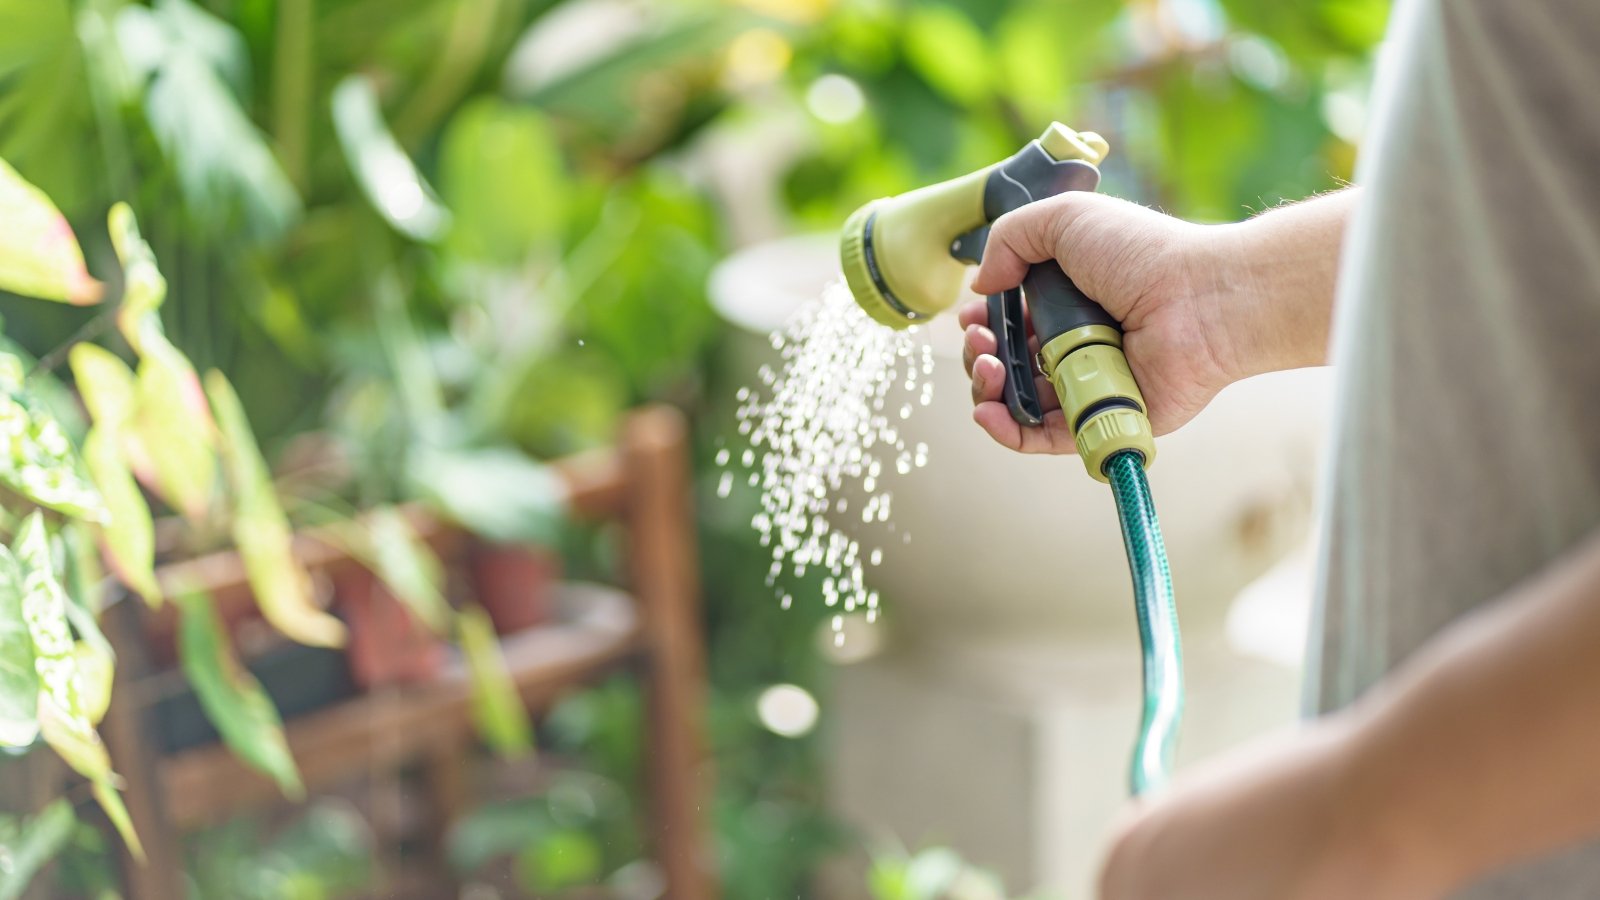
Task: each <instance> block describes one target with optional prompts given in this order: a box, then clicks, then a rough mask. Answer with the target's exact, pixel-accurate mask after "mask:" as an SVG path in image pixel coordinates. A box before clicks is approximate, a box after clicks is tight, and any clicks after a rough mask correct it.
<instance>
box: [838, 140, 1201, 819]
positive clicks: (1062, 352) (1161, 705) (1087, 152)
mask: <svg viewBox="0 0 1600 900" xmlns="http://www.w3.org/2000/svg"><path fill="white" fill-rule="evenodd" d="M1106 152H1107V147H1106V142H1105V141H1104V140H1103V139H1102V138H1101V137H1100V136H1099V135H1097V134H1094V133H1091V132H1087V131H1083V132H1078V131H1073V130H1072V129H1070V128H1067V127H1066V126H1064V125H1062V124H1061V123H1059V122H1056V123H1053V124H1052V125H1051V126H1050V128H1049V129H1048V130H1046V131H1045V133H1044V135H1043V136H1042V137H1040V138H1039V139H1038V140H1036V141H1031V142H1029V143H1028V145H1027V146H1026V147H1023V148H1022V149H1021V150H1019V151H1017V153H1016V155H1014V156H1012V157H1011V158H1010V159H1007V160H1005V161H1003V162H999V163H996V164H995V165H993V166H990V167H989V168H987V169H982V170H980V171H977V172H973V173H971V174H968V175H963V176H961V177H959V178H954V179H951V180H950V181H946V182H943V183H941V184H935V185H930V186H929V187H925V188H919V189H918V190H915V191H911V192H910V193H906V194H901V195H900V196H898V197H887V198H884V199H881V200H874V201H873V202H871V203H868V204H867V205H866V206H863V207H861V208H860V209H858V210H856V212H855V213H854V214H853V215H851V216H850V219H849V220H848V221H847V222H846V223H845V226H844V234H843V236H842V238H841V241H840V261H841V262H842V264H843V266H844V275H845V281H846V283H847V284H849V286H850V292H851V293H852V294H854V295H855V298H856V302H857V303H860V304H861V308H862V309H864V310H866V312H867V314H868V315H870V316H871V317H872V318H874V319H876V320H877V321H879V322H882V323H884V324H885V325H888V326H890V327H893V328H905V327H908V326H910V325H912V324H914V323H916V322H919V321H921V320H923V319H927V318H931V317H933V316H935V315H937V314H939V313H940V312H942V311H943V310H945V309H947V308H949V307H950V306H951V305H952V304H954V303H955V301H956V298H957V296H958V295H959V294H960V291H961V285H962V282H963V279H964V267H965V266H966V265H968V264H976V263H978V262H980V261H981V260H982V258H983V248H984V244H985V243H986V242H987V240H988V237H989V226H990V224H991V223H993V222H994V220H996V219H998V218H1000V217H1001V216H1002V215H1005V214H1006V213H1008V212H1010V211H1012V210H1014V209H1018V208H1020V207H1022V206H1025V205H1027V204H1029V203H1032V202H1034V201H1036V200H1042V199H1044V198H1046V197H1053V196H1055V195H1057V194H1061V193H1063V192H1066V191H1092V190H1094V189H1095V188H1096V187H1097V186H1099V183H1100V170H1099V169H1098V168H1096V166H1097V165H1098V164H1099V162H1100V161H1101V160H1102V159H1104V158H1105V155H1106ZM1024 300H1026V302H1027V307H1026V310H1024V306H1023V302H1024ZM1029 318H1031V320H1032V324H1033V333H1034V336H1035V337H1037V338H1038V341H1039V345H1038V351H1037V353H1030V352H1029V350H1030V349H1031V348H1030V346H1029V343H1028V321H1029ZM989 327H990V328H991V329H992V330H993V331H994V335H995V343H996V355H997V356H998V357H999V358H1000V363H1001V365H1002V366H1003V367H1004V369H1005V378H1006V382H1005V400H1006V406H1007V407H1008V408H1009V409H1010V410H1011V416H1012V418H1014V419H1016V420H1017V422H1019V423H1021V424H1022V425H1023V426H1024V427H1028V426H1036V425H1039V424H1041V423H1042V422H1043V419H1044V414H1043V412H1042V408H1041V407H1040V405H1039V395H1038V392H1037V390H1035V388H1034V381H1033V379H1034V373H1035V372H1036V371H1037V372H1039V373H1041V374H1043V375H1044V376H1046V377H1047V378H1048V379H1049V380H1050V384H1051V386H1052V387H1054V388H1055V392H1056V396H1057V397H1058V398H1059V399H1060V400H1061V412H1062V414H1063V415H1064V416H1065V417H1066V422H1067V424H1068V425H1069V426H1070V427H1071V429H1072V435H1073V437H1074V439H1075V440H1076V441H1077V445H1078V454H1079V455H1080V456H1081V457H1082V458H1083V464H1084V466H1085V467H1086V468H1088V470H1089V474H1090V475H1092V476H1094V477H1095V478H1097V479H1099V480H1100V481H1105V482H1109V483H1110V485H1111V488H1112V494H1113V496H1114V497H1115V499H1116V504H1117V513H1118V518H1119V521H1120V522H1121V525H1122V534H1123V542H1124V543H1125V544H1126V545H1127V548H1128V562H1129V567H1130V568H1131V569H1132V572H1133V587H1134V590H1133V594H1134V607H1135V614H1136V617H1137V619H1138V623H1139V638H1140V643H1141V645H1142V647H1143V650H1144V713H1143V719H1142V723H1141V725H1140V729H1139V737H1138V742H1137V744H1136V745H1135V747H1134V753H1133V764H1132V766H1131V768H1130V772H1129V786H1130V788H1131V790H1132V791H1133V793H1134V794H1136V795H1137V794H1143V793H1145V792H1146V791H1148V790H1151V789H1152V788H1155V787H1157V786H1159V785H1160V784H1161V783H1162V782H1163V781H1164V780H1165V778H1166V775H1167V772H1168V771H1169V770H1170V769H1171V767H1172V756H1173V748H1174V745H1175V743H1176V737H1177V730H1178V723H1179V721H1180V720H1181V718H1182V716H1183V656H1182V647H1181V645H1180V643H1179V639H1178V616H1177V609H1176V607H1175V605H1174V604H1173V597H1172V577H1171V574H1170V573H1169V572H1168V569H1167V551H1166V547H1165V545H1164V544H1163V542H1162V540H1161V527H1160V524H1159V523H1158V522H1157V520H1156V514H1155V504H1154V503H1152V502H1151V499H1150V486H1149V484H1148V483H1147V482H1146V481H1145V471H1144V470H1145V469H1146V468H1148V467H1149V465H1150V463H1151V462H1152V461H1154V459H1155V455H1156V446H1155V438H1154V436H1153V435H1152V433H1151V431H1150V420H1149V418H1148V417H1147V416H1146V414H1145V402H1144V396H1143V395H1142V394H1140V393H1139V385H1138V384H1136V383H1135V382H1134V378H1133V373H1132V372H1131V371H1130V370H1129V369H1128V360H1127V357H1125V356H1123V353H1122V328H1121V326H1120V325H1119V324H1118V323H1117V321H1116V320H1115V319H1113V318H1112V317H1111V316H1110V315H1109V314H1107V313H1106V311H1105V310H1104V309H1102V308H1100V306H1099V304H1097V303H1095V302H1094V301H1093V300H1090V299H1089V298H1088V297H1086V296H1084V294H1083V292H1082V291H1080V290H1078V286H1077V285H1075V284H1073V283H1072V280H1071V279H1070V278H1068V277H1067V275H1066V273H1065V272H1063V271H1062V270H1061V266H1060V265H1059V264H1057V263H1056V262H1055V261H1053V260H1052V261H1049V262H1043V263H1038V264H1036V265H1034V266H1031V267H1030V268H1029V269H1028V273H1027V275H1026V276H1025V277H1024V278H1023V280H1022V287H1021V288H1020V289H1013V290H1009V291H1005V292H1004V293H1000V294H993V295H991V296H990V297H989Z"/></svg>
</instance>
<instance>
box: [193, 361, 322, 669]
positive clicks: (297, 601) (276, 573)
mask: <svg viewBox="0 0 1600 900" xmlns="http://www.w3.org/2000/svg"><path fill="white" fill-rule="evenodd" d="M206 393H207V394H208V395H209V396H210V397H211V406H212V409H213V410H214V411H215V413H216V416H217V427H218V428H219V429H220V431H221V434H222V462H223V468H224V469H225V470H226V471H227V474H228V482H229V484H230V486H231V487H232V489H233V504H234V507H233V540H234V543H235V544H237V545H238V548H239V555H240V556H241V557H242V558H243V559H244V566H245V574H246V576H247V577H248V578H249V580H250V589H251V590H252V591H253V592H254V593H255V596H256V604H257V605H258V606H259V607H260V608H261V613H262V615H264V616H266V619H267V621H268V622H271V623H272V625H273V627H274V628H277V629H278V630H279V631H281V632H283V633H284V634H285V635H287V636H289V637H290V638H292V639H294V640H296V641H299V642H300V643H302V644H308V645H311V646H314V647H338V646H342V645H343V644H344V640H345V627H344V623H342V622H340V621H339V620H338V619H336V618H334V617H333V616H331V615H329V614H328V613H327V612H325V611H323V610H321V609H318V608H317V605H316V603H315V602H314V601H313V593H312V589H311V576H310V575H309V574H307V573H306V570H305V567H304V566H302V565H301V564H300V561H299V560H297V559H296V558H295V556H294V549H293V544H292V539H293V533H292V532H291V531H290V530H289V520H288V518H287V517H286V516H284V514H283V507H282V506H280V505H279V504H278V496H277V494H276V493H275V492H274V491H273V487H272V480H271V478H270V477H269V475H268V472H267V464H266V462H265V461H264V460H263V459H262V458H261V450H260V448H258V447H257V446H256V439H255V435H254V434H252V433H251V431H250V422H249V421H248V420H247V419H246V418H245V415H244V408H243V407H242V406H241V405H240V403H239V395H238V394H236V393H234V390H233V385H231V384H229V383H228V379H227V378H225V377H224V376H223V374H222V373H221V372H218V371H216V370H212V371H210V372H207V373H206Z"/></svg>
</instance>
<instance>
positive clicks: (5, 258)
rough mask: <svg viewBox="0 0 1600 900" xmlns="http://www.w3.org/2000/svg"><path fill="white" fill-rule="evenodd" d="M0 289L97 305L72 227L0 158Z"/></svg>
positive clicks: (41, 193) (96, 284)
mask: <svg viewBox="0 0 1600 900" xmlns="http://www.w3.org/2000/svg"><path fill="white" fill-rule="evenodd" d="M0 288H4V289H6V290H8V291H12V292H15V293H18V294H24V295H27V296H30V297H40V298H42V299H45V300H60V301H63V302H66V303H72V304H76V305H79V306H82V305H86V304H91V303H99V302H100V293H101V285H100V282H98V281H95V280H94V279H93V278H91V277H89V270H88V269H87V268H85V267H84V264H83V251H82V250H80V249H79V248H78V239H77V238H76V237H75V236H74V235H73V234H72V226H70V225H68V224H67V219H66V217H65V216H63V215H61V211H60V210H58V209H56V206H55V204H54V203H51V202H50V198H49V197H46V196H45V194H44V191H41V190H39V189H38V188H36V187H34V186H33V185H32V184H29V183H28V182H27V181H26V180H24V179H23V177H22V176H21V175H18V174H17V170H16V169H13V168H11V166H10V164H8V163H7V162H6V161H5V160H3V159H0Z"/></svg>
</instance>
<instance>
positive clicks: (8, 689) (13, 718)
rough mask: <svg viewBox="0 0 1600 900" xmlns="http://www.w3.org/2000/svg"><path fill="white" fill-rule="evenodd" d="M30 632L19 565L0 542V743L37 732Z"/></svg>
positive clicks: (21, 740) (22, 742) (24, 741)
mask: <svg viewBox="0 0 1600 900" xmlns="http://www.w3.org/2000/svg"><path fill="white" fill-rule="evenodd" d="M33 656H34V654H33V636H32V634H31V633H30V632H29V630H28V623H27V620H26V619H25V618H24V617H23V614H22V569H21V568H20V567H19V566H18V565H17V560H16V558H15V557H13V556H12V555H11V551H10V550H9V549H7V548H5V547H3V546H0V746H3V747H26V746H28V745H29V744H31V743H33V741H34V739H35V738H37V737H38V736H39V673H38V671H37V670H35V668H34V660H33Z"/></svg>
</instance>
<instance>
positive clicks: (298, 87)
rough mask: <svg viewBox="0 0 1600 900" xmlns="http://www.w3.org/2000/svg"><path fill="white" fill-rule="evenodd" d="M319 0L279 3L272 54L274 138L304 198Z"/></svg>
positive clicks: (282, 161) (282, 0)
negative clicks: (317, 5)
mask: <svg viewBox="0 0 1600 900" xmlns="http://www.w3.org/2000/svg"><path fill="white" fill-rule="evenodd" d="M315 4H316V0H278V27H277V32H276V41H275V44H276V47H275V48H274V50H273V55H272V135H273V137H274V138H275V139H276V140H277V144H278V157H279V161H280V162H281V163H282V164H283V170H284V172H285V173H286V174H287V175H288V176H289V181H290V182H292V183H293V184H294V186H295V188H296V189H297V190H299V191H300V193H301V195H302V196H304V195H305V192H306V153H307V133H306V132H307V127H306V125H307V123H306V119H307V116H308V115H309V114H310V110H311V107H312V101H311V92H312V79H313V76H314V72H313V65H314V62H315V61H314V59H313V53H314V52H315V49H316V48H315V44H316V29H315V23H316V10H315Z"/></svg>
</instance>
